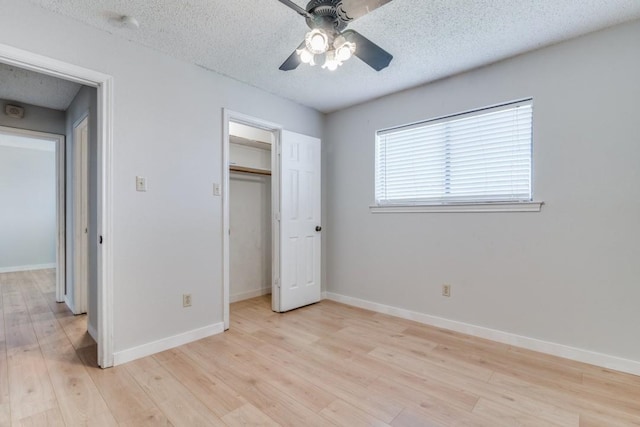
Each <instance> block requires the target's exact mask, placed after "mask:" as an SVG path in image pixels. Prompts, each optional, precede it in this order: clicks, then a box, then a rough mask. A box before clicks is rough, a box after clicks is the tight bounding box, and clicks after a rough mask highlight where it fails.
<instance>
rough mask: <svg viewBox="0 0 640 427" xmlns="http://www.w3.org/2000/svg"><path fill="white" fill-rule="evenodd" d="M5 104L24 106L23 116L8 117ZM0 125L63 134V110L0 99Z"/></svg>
mask: <svg viewBox="0 0 640 427" xmlns="http://www.w3.org/2000/svg"><path fill="white" fill-rule="evenodd" d="M7 104H11V105H18V106H20V107H22V108H24V117H23V118H22V119H17V118H13V117H9V116H7V115H6V114H5V113H4V108H5V106H6V105H7ZM0 108H2V109H1V110H0V126H7V127H11V128H17V129H28V130H34V131H38V132H47V133H55V134H56V135H64V133H65V128H64V119H65V113H64V111H58V110H52V109H51V108H44V107H38V106H36V105H31V104H25V103H23V102H14V101H10V100H6V99H0Z"/></svg>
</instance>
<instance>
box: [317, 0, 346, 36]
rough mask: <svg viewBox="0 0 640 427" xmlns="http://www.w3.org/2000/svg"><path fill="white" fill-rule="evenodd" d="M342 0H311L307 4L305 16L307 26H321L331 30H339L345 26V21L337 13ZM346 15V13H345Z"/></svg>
mask: <svg viewBox="0 0 640 427" xmlns="http://www.w3.org/2000/svg"><path fill="white" fill-rule="evenodd" d="M341 4H342V0H311V1H310V2H309V3H308V4H307V12H309V14H311V18H307V25H308V26H309V28H322V29H324V30H330V31H332V32H340V31H342V30H344V29H345V28H346V27H347V21H346V20H345V19H344V18H343V17H342V16H341V15H344V13H342V14H341V13H339V7H340V5H341ZM345 17H346V15H345Z"/></svg>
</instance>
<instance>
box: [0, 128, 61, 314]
mask: <svg viewBox="0 0 640 427" xmlns="http://www.w3.org/2000/svg"><path fill="white" fill-rule="evenodd" d="M0 133H3V134H5V135H15V136H24V137H32V138H37V139H46V140H49V141H51V142H53V143H54V144H55V155H56V159H55V162H56V302H63V301H64V289H65V286H66V244H67V243H66V240H67V232H66V219H65V215H66V214H65V212H66V202H65V201H66V186H65V136H64V135H58V134H55V133H48V132H39V131H34V130H29V129H20V128H13V127H9V126H0Z"/></svg>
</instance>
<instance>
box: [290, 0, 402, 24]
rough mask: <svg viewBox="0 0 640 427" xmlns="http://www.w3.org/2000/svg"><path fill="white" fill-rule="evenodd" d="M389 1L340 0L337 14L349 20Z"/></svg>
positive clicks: (346, 20)
mask: <svg viewBox="0 0 640 427" xmlns="http://www.w3.org/2000/svg"><path fill="white" fill-rule="evenodd" d="M280 1H282V0H280ZM390 1H391V0H342V3H341V4H339V5H338V14H339V15H340V18H341V19H342V20H343V21H345V22H351V21H353V20H354V19H358V18H360V17H361V16H364V15H366V14H367V13H369V12H371V11H373V10H375V9H377V8H379V7H380V6H384V5H385V4H387V3H389V2H390Z"/></svg>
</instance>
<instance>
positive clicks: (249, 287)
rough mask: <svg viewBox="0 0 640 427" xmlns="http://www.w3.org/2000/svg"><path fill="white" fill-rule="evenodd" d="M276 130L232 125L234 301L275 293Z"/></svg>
mask: <svg viewBox="0 0 640 427" xmlns="http://www.w3.org/2000/svg"><path fill="white" fill-rule="evenodd" d="M274 141H275V135H274V134H273V132H272V131H268V130H264V129H259V128H255V127H252V126H248V125H245V124H242V123H236V122H231V123H230V124H229V225H230V228H229V230H230V233H229V257H230V258H229V263H230V271H229V302H230V303H234V302H238V301H242V300H246V299H249V298H254V297H258V296H265V295H270V294H271V282H272V264H273V261H272V230H271V228H272V210H271V204H272V200H271V191H272V190H271V187H272V185H271V169H272V168H271V151H272V147H273V143H274Z"/></svg>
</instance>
